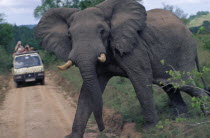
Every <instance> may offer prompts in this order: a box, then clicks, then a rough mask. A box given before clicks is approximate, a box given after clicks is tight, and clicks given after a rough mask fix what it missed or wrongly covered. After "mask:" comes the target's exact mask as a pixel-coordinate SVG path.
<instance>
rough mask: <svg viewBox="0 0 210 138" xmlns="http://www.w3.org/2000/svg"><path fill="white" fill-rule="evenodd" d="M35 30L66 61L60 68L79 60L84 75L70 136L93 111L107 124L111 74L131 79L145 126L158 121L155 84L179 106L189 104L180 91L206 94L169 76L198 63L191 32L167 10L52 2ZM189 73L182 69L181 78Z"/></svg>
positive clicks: (126, 3) (130, 3) (120, 3)
mask: <svg viewBox="0 0 210 138" xmlns="http://www.w3.org/2000/svg"><path fill="white" fill-rule="evenodd" d="M35 36H36V37H37V38H38V39H40V40H41V45H42V46H43V47H44V48H45V49H46V50H48V51H50V52H54V53H55V54H56V56H57V57H59V58H61V59H63V60H64V61H65V62H66V63H65V64H64V65H62V66H58V68H59V69H60V70H63V71H64V70H67V69H69V68H70V67H71V66H73V65H75V66H76V67H78V68H79V71H80V73H81V76H82V79H83V84H82V87H81V91H80V96H79V100H78V106H77V110H76V115H75V119H74V123H73V126H72V132H71V134H70V135H68V136H67V137H70V138H82V137H83V135H84V132H85V128H86V125H87V121H88V119H89V117H90V115H91V114H92V113H93V115H94V117H95V120H96V123H97V125H98V128H99V130H100V131H103V130H104V129H105V127H104V122H103V117H102V111H103V99H102V94H103V92H104V89H105V87H106V85H107V82H108V81H109V80H110V79H111V78H112V77H113V76H121V77H126V78H128V79H130V81H131V83H132V85H133V87H134V90H135V92H136V95H137V99H138V100H139V102H140V104H141V109H142V114H143V116H144V120H145V125H146V126H153V125H154V124H155V123H157V121H158V117H157V112H156V109H155V105H154V101H153V94H152V84H157V85H159V86H161V87H162V88H163V89H164V90H165V91H166V93H167V95H168V97H169V99H170V100H171V103H172V107H173V108H176V109H177V110H178V111H179V112H186V110H187V106H186V104H185V102H184V100H183V99H182V97H181V94H180V91H184V92H186V93H188V94H189V95H191V96H195V97H203V96H207V93H206V92H205V90H203V89H197V87H196V86H195V84H194V83H193V82H192V83H191V84H190V85H186V86H185V85H184V86H182V87H179V88H178V89H175V88H173V85H172V84H169V83H168V82H167V81H168V79H169V78H170V77H171V76H170V75H169V74H167V73H166V71H168V70H171V69H174V70H176V71H185V72H188V71H192V70H193V69H195V68H196V66H197V67H198V69H199V64H198V56H197V49H196V42H195V40H194V39H193V37H192V33H191V32H190V31H189V29H188V28H187V27H186V26H185V25H184V24H183V22H182V21H181V20H180V19H179V18H178V17H177V16H175V15H174V14H173V13H171V12H169V11H166V10H163V9H153V10H150V11H146V10H145V7H144V6H143V5H141V4H140V3H138V2H136V1H135V0H105V1H104V2H102V3H100V4H98V5H96V6H94V7H90V8H86V9H84V10H79V9H76V8H54V9H50V10H49V11H47V12H46V13H45V14H44V15H43V17H42V18H41V20H40V21H39V23H38V25H37V26H36V28H35ZM161 60H164V62H165V63H164V65H163V64H161V62H160V61H161ZM189 78H190V76H189V75H184V76H183V78H182V79H183V80H188V79H189Z"/></svg>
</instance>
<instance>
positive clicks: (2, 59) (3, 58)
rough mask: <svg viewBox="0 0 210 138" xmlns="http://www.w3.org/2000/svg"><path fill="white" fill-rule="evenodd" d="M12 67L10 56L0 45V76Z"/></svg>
mask: <svg viewBox="0 0 210 138" xmlns="http://www.w3.org/2000/svg"><path fill="white" fill-rule="evenodd" d="M11 67H12V55H10V54H8V52H7V51H6V50H5V48H4V47H3V46H1V45H0V74H7V73H8V72H9V70H8V69H9V68H11Z"/></svg>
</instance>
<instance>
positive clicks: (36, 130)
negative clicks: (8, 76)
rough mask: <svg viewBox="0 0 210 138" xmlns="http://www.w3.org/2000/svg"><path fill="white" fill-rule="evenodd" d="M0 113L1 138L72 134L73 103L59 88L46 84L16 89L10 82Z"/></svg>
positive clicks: (56, 136)
mask: <svg viewBox="0 0 210 138" xmlns="http://www.w3.org/2000/svg"><path fill="white" fill-rule="evenodd" d="M1 108H2V109H1V110H0V138H63V137H64V136H65V135H67V134H69V133H70V131H71V126H72V123H73V119H74V114H75V103H73V100H72V99H71V98H69V97H68V100H67V99H66V98H64V96H63V93H62V92H61V89H59V87H56V85H55V84H54V82H53V81H52V80H50V79H49V77H47V78H46V85H44V86H42V85H33V86H25V87H22V88H15V87H14V83H13V82H12V81H10V90H9V91H8V93H7V96H6V99H5V101H4V105H3V107H1Z"/></svg>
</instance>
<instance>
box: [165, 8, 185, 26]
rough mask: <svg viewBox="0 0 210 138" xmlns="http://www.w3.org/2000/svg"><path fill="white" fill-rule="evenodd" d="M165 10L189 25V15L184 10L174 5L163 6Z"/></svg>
mask: <svg viewBox="0 0 210 138" xmlns="http://www.w3.org/2000/svg"><path fill="white" fill-rule="evenodd" d="M163 9H164V10H167V11H170V12H172V13H174V14H175V15H176V16H177V17H179V18H180V19H181V20H182V21H183V22H184V23H185V24H187V23H188V19H187V15H188V14H186V13H185V12H184V11H183V10H182V9H180V8H179V7H175V6H173V5H167V4H163Z"/></svg>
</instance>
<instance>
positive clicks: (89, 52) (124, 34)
mask: <svg viewBox="0 0 210 138" xmlns="http://www.w3.org/2000/svg"><path fill="white" fill-rule="evenodd" d="M145 21H146V11H145V8H144V7H143V6H142V5H140V4H139V3H138V2H136V1H134V0H106V1H104V2H102V3H100V4H99V5H96V6H95V7H92V8H87V9H85V10H82V11H80V10H78V9H73V8H57V9H50V10H49V11H48V12H46V13H45V14H44V16H43V17H42V19H41V20H40V22H39V24H38V26H37V27H36V29H35V34H36V37H37V38H40V39H41V44H42V46H43V47H44V48H45V49H47V50H48V51H52V52H54V53H55V54H56V55H57V56H58V57H59V58H62V59H63V60H65V61H66V64H64V65H62V66H59V67H58V68H59V69H61V70H66V69H68V68H69V67H70V66H72V65H76V66H78V67H79V69H80V73H81V76H82V78H83V85H84V86H85V88H86V91H87V92H89V95H90V97H91V103H90V106H92V109H93V112H94V115H95V118H96V121H97V123H98V125H99V129H100V130H102V129H103V122H102V121H101V120H99V119H97V118H101V117H102V92H101V88H100V85H99V82H98V78H97V73H96V69H97V68H96V66H97V62H102V63H103V62H107V64H109V63H108V61H106V57H108V56H109V54H108V53H109V52H111V53H113V54H112V55H115V54H119V55H120V56H123V55H125V54H126V53H129V52H130V51H132V49H133V48H134V47H135V46H136V45H137V43H138V32H140V31H141V30H143V29H144V27H145V26H146V23H145ZM108 50H110V51H109V52H108Z"/></svg>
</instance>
